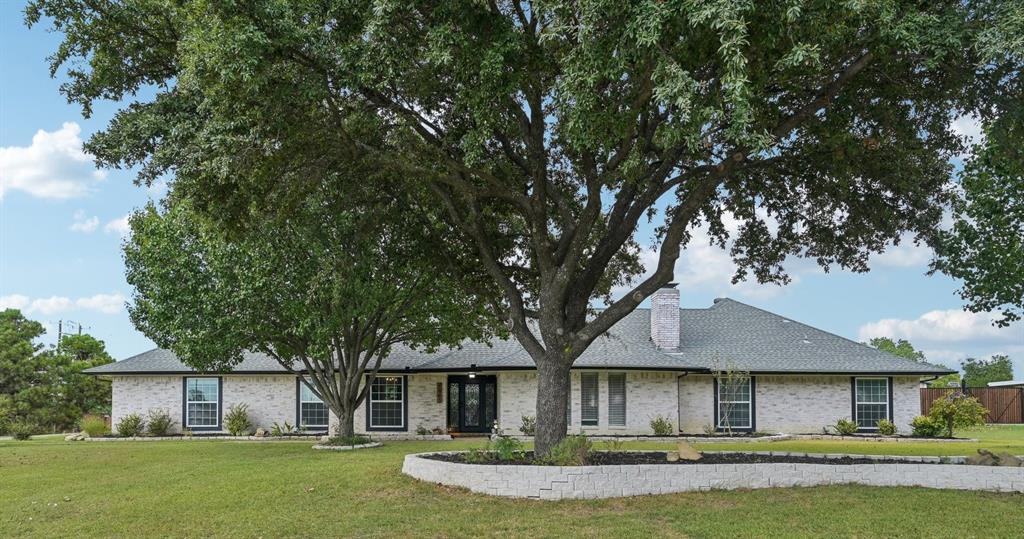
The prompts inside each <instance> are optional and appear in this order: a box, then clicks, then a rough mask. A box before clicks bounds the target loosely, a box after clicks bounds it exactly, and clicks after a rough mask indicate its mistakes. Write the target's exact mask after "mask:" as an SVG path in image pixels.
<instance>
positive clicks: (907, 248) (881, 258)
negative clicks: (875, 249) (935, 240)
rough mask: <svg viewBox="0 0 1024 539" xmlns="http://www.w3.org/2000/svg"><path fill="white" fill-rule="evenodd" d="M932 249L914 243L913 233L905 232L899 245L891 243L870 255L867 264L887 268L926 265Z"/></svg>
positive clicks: (930, 257) (929, 259)
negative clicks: (886, 247)
mask: <svg viewBox="0 0 1024 539" xmlns="http://www.w3.org/2000/svg"><path fill="white" fill-rule="evenodd" d="M933 254H934V253H933V251H932V249H931V247H928V246H927V245H923V244H922V245H915V244H914V235H913V234H910V233H905V234H903V236H902V237H901V238H900V244H899V245H891V246H889V248H888V249H886V250H885V251H883V252H881V253H876V254H873V255H871V260H870V264H869V266H870V267H872V268H875V267H889V268H909V267H914V266H924V265H927V264H928V262H929V261H931V259H932V255H933Z"/></svg>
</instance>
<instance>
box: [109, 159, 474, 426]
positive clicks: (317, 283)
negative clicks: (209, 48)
mask: <svg viewBox="0 0 1024 539" xmlns="http://www.w3.org/2000/svg"><path fill="white" fill-rule="evenodd" d="M368 179H370V180H371V182H370V183H371V185H372V179H373V177H372V176H368ZM367 191H371V192H370V193H369V196H367V198H365V199H363V200H361V201H360V202H359V203H358V204H357V203H354V202H353V200H352V198H353V197H357V196H360V195H361V194H366V192H367ZM354 208H358V210H356V209H354ZM417 216H420V217H421V216H422V215H420V214H410V213H409V208H408V207H406V206H404V205H402V204H401V203H400V202H399V201H396V199H395V198H394V197H391V196H387V194H386V193H383V192H381V191H380V190H378V189H375V188H366V189H352V188H350V189H348V196H346V197H329V198H328V197H311V198H308V199H307V200H306V201H305V202H304V203H303V204H302V205H301V206H300V207H298V208H296V210H295V211H294V212H293V213H292V214H290V215H289V216H288V217H287V218H284V219H281V220H277V221H267V222H265V223H263V225H262V226H259V227H253V228H251V229H250V230H249V231H248V233H247V234H246V235H244V236H243V237H240V238H234V239H230V238H228V237H226V236H225V235H224V234H223V233H222V231H220V230H218V229H216V228H215V227H211V226H210V224H209V222H208V221H207V220H205V219H204V218H203V217H202V216H201V215H199V214H197V213H196V212H194V211H193V210H192V208H191V206H190V205H189V204H188V202H187V201H180V200H172V201H171V202H169V203H168V204H167V207H166V208H164V209H163V210H159V209H157V208H156V207H155V206H153V205H151V206H149V207H148V208H146V209H145V210H144V211H142V212H140V213H136V214H135V215H133V216H132V217H131V219H130V224H131V228H132V236H131V238H130V240H129V242H128V243H127V244H126V247H125V262H126V266H127V277H128V282H129V284H131V285H132V286H133V287H134V288H135V291H134V293H133V304H132V305H131V306H130V307H129V312H130V314H131V317H132V321H133V322H134V323H135V325H136V327H138V328H139V329H140V330H141V331H142V332H143V333H145V334H146V335H147V336H148V337H150V338H151V339H153V340H154V341H155V342H156V343H157V344H158V345H159V346H161V347H165V348H168V349H170V350H172V351H174V352H175V353H176V354H177V355H178V357H180V358H181V359H182V361H183V362H185V363H186V364H188V365H190V366H192V367H194V368H196V369H198V370H200V371H218V370H230V369H231V368H232V367H234V366H236V365H237V364H238V363H239V362H240V361H241V360H242V357H243V354H244V353H245V352H247V351H253V352H263V353H266V354H268V355H270V356H271V357H273V358H274V359H276V360H277V361H278V362H279V363H280V364H281V365H282V366H284V367H285V368H287V369H288V370H290V371H292V372H295V373H297V374H301V375H303V376H304V377H305V378H306V379H307V381H308V384H309V385H310V388H311V389H312V390H313V391H314V393H315V394H316V395H318V396H319V397H320V398H322V399H323V401H324V403H325V404H326V405H327V406H328V407H329V408H330V409H331V410H332V411H333V412H334V413H335V414H336V415H337V416H338V417H339V419H340V421H341V423H340V425H341V435H342V436H351V435H352V434H353V423H352V421H353V418H352V413H353V412H354V411H355V408H356V407H357V406H358V405H359V403H360V402H361V401H362V400H363V398H364V397H365V395H366V393H367V391H368V390H369V384H368V383H364V382H366V381H367V379H366V378H365V376H364V375H368V376H369V379H370V380H372V378H373V376H374V375H375V374H376V373H377V370H378V368H379V367H380V364H381V361H382V359H383V358H384V357H386V356H387V355H388V353H389V352H390V351H391V350H392V348H393V347H395V346H399V345H401V346H406V347H413V348H425V349H432V348H434V347H436V346H439V345H442V344H447V345H458V344H459V343H460V342H461V341H462V340H463V339H465V338H475V339H478V340H479V339H483V338H484V337H485V336H487V335H489V334H490V331H491V329H492V328H493V324H492V321H493V318H492V317H491V316H490V315H489V310H488V309H487V305H486V303H485V302H483V301H480V299H479V297H478V296H475V295H473V294H471V293H467V292H466V289H465V287H463V286H461V284H462V283H457V282H456V281H455V280H454V279H453V278H451V275H450V273H448V272H445V271H443V269H442V268H439V267H437V266H435V265H430V264H426V263H425V262H424V259H426V258H432V257H434V256H436V253H433V252H425V249H428V248H429V246H430V245H431V242H430V241H429V240H428V239H425V238H429V237H433V236H434V235H436V234H437V233H439V232H441V231H442V230H437V229H432V228H435V227H437V226H438V223H436V222H434V223H432V222H430V221H424V220H422V219H419V218H417Z"/></svg>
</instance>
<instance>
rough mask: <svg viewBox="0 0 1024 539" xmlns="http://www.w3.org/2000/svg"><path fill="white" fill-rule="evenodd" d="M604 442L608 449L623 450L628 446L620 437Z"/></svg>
mask: <svg viewBox="0 0 1024 539" xmlns="http://www.w3.org/2000/svg"><path fill="white" fill-rule="evenodd" d="M602 443H603V444H604V448H605V449H606V450H608V451H622V450H623V449H625V447H626V443H625V442H623V441H622V440H620V439H618V438H612V439H610V440H605V441H604V442H602Z"/></svg>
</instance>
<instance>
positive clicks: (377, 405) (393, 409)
mask: <svg viewBox="0 0 1024 539" xmlns="http://www.w3.org/2000/svg"><path fill="white" fill-rule="evenodd" d="M402 400H403V395H402V378H401V377H400V376H385V377H380V378H374V379H373V384H372V385H371V386H370V426H371V427H403V426H405V424H404V419H403V417H402V416H403V413H402V411H403V405H404V403H403V402H402Z"/></svg>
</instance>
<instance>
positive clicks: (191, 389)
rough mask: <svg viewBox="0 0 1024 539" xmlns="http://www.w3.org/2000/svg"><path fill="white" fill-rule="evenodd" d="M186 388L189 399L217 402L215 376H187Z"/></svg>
mask: <svg viewBox="0 0 1024 539" xmlns="http://www.w3.org/2000/svg"><path fill="white" fill-rule="evenodd" d="M186 388H187V391H186V393H187V397H188V400H189V401H195V402H217V379H216V378H189V379H188V382H187V384H186Z"/></svg>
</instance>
